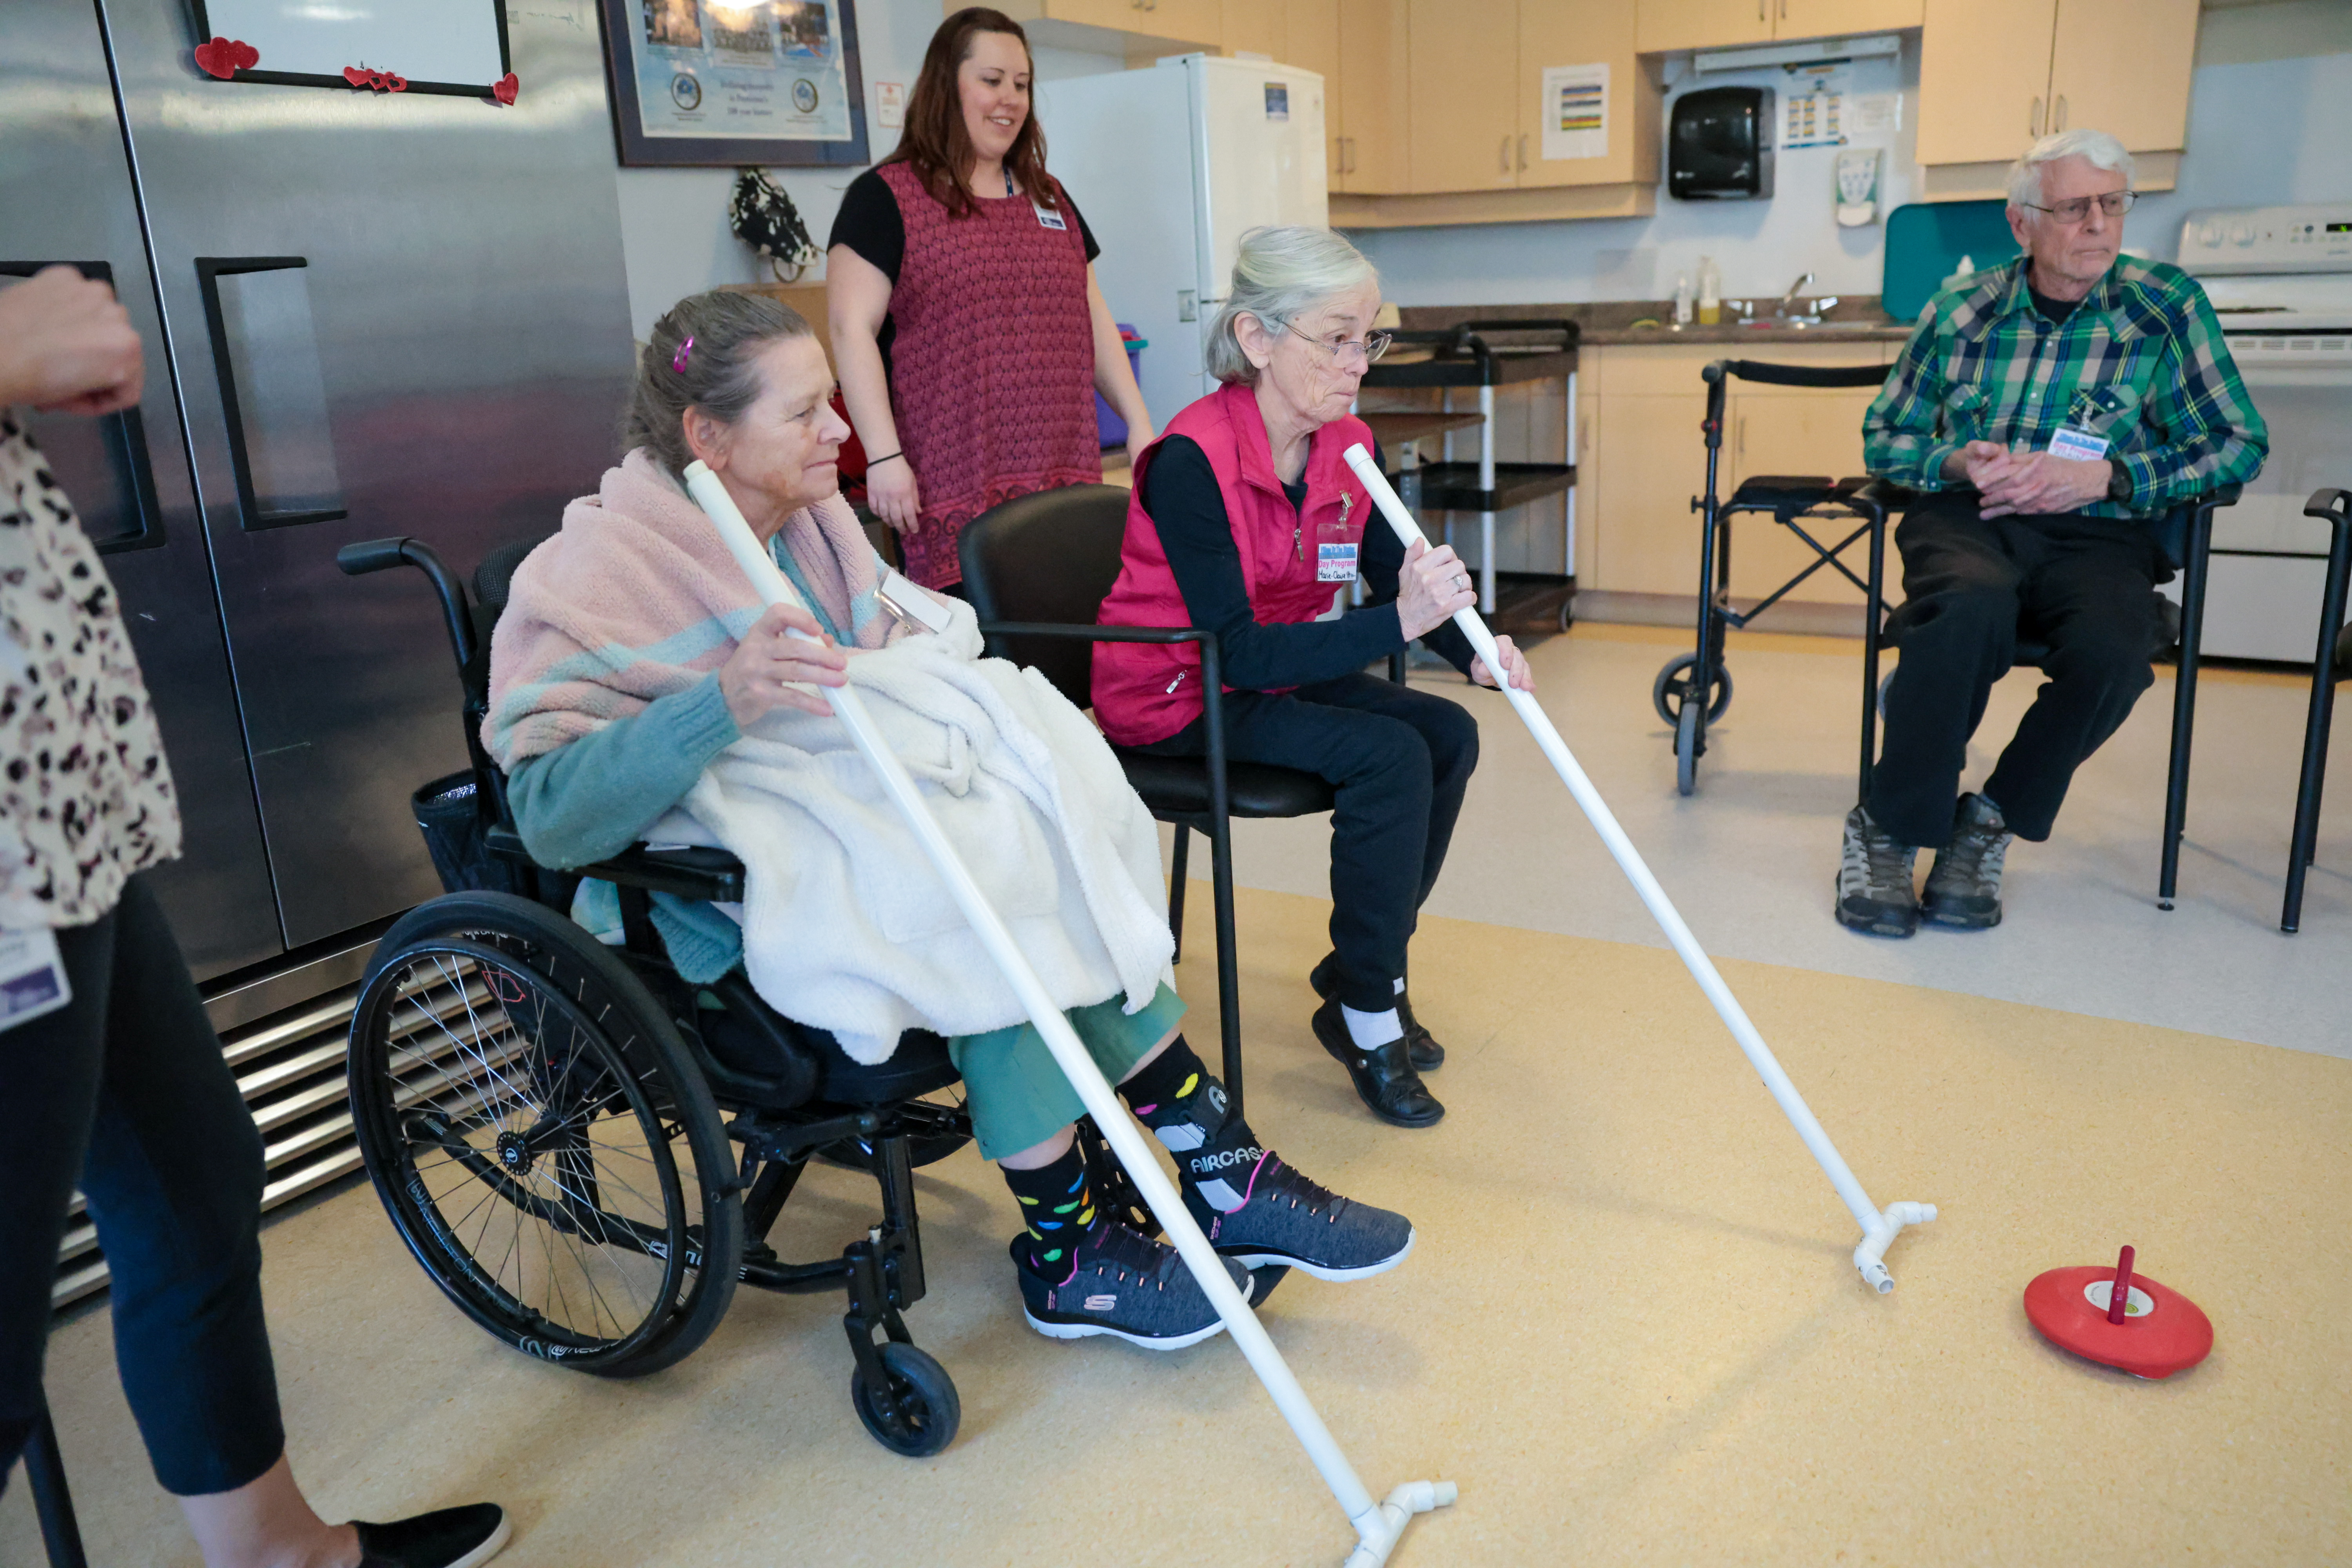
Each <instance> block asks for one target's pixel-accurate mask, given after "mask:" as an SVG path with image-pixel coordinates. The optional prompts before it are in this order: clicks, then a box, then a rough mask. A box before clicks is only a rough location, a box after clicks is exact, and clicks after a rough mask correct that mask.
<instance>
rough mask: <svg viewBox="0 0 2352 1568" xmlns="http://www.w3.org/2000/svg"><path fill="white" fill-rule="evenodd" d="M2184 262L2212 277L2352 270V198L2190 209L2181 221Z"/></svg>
mask: <svg viewBox="0 0 2352 1568" xmlns="http://www.w3.org/2000/svg"><path fill="white" fill-rule="evenodd" d="M2180 265H2181V266H2182V267H2183V268H2186V269H2187V270H2189V271H2190V272H2194V273H2198V274H2200V275H2202V276H2208V277H2210V276H2219V275H2226V274H2229V273H2233V272H2234V273H2247V272H2352V202H2326V203H2318V204H2315V205H2309V206H2292V207H2209V208H2207V209H2205V210H2204V211H2202V212H2193V213H2190V214H2189V216H2188V217H2187V218H2186V219H2184V220H2183V221H2182V223H2181V225H2180Z"/></svg>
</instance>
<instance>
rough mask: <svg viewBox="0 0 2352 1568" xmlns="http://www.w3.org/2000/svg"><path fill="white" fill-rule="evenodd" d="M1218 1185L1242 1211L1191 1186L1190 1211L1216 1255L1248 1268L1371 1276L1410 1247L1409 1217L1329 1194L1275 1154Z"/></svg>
mask: <svg viewBox="0 0 2352 1568" xmlns="http://www.w3.org/2000/svg"><path fill="white" fill-rule="evenodd" d="M1220 1185H1223V1187H1225V1188H1226V1189H1228V1191H1229V1192H1233V1193H1237V1194H1238V1195H1239V1196H1240V1198H1241V1206H1240V1207H1238V1208H1234V1209H1224V1210H1220V1209H1218V1208H1216V1207H1215V1206H1214V1205H1212V1204H1211V1203H1210V1201H1209V1197H1208V1194H1205V1193H1203V1192H1202V1186H1201V1185H1200V1184H1194V1183H1192V1182H1187V1183H1185V1184H1184V1206H1185V1207H1187V1208H1189V1209H1191V1210H1192V1217H1193V1218H1194V1219H1196V1220H1198V1221H1200V1223H1201V1228H1202V1231H1204V1232H1206V1233H1207V1235H1208V1237H1209V1243H1210V1245H1211V1246H1213V1247H1215V1248H1216V1249H1217V1255H1218V1256H1219V1257H1221V1258H1226V1259H1227V1260H1229V1261H1231V1262H1234V1263H1238V1264H1240V1265H1241V1266H1242V1267H1243V1268H1267V1267H1269V1266H1272V1265H1287V1266H1289V1267H1290V1268H1303V1269H1305V1270H1306V1271H1307V1273H1309V1274H1312V1275H1313V1276H1315V1278H1317V1279H1370V1278H1371V1277H1372V1276H1373V1275H1375V1274H1385V1273H1387V1272H1388V1271H1389V1270H1390V1269H1391V1268H1395V1267H1396V1266H1397V1265H1398V1264H1400V1263H1402V1262H1403V1261H1404V1259H1405V1254H1407V1253H1409V1252H1411V1251H1412V1234H1413V1233H1412V1221H1411V1220H1409V1219H1407V1218H1405V1217H1404V1215H1401V1214H1392V1213H1391V1212H1390V1211H1389V1210H1387V1209H1376V1208H1374V1207H1372V1206H1371V1205H1370V1204H1360V1203H1358V1202H1356V1201H1355V1200H1354V1199H1352V1198H1343V1197H1341V1196H1339V1194H1337V1193H1333V1192H1329V1191H1327V1190H1326V1189H1324V1188H1322V1187H1319V1186H1318V1185H1316V1184H1314V1183H1313V1182H1310V1181H1308V1180H1307V1178H1306V1177H1305V1176H1302V1175H1300V1174H1299V1173H1297V1171H1294V1170H1292V1169H1291V1168H1290V1167H1289V1166H1288V1165H1286V1164H1284V1163H1282V1160H1281V1159H1280V1157H1278V1156H1277V1155H1276V1154H1275V1153H1273V1152H1271V1151H1268V1152H1265V1153H1262V1154H1260V1155H1259V1157H1258V1161H1257V1163H1256V1164H1255V1166H1253V1167H1252V1168H1251V1169H1250V1170H1249V1172H1248V1173H1246V1174H1245V1175H1244V1174H1243V1173H1234V1175H1233V1176H1231V1177H1230V1178H1229V1179H1228V1180H1227V1181H1225V1182H1224V1183H1223V1184H1220ZM1211 1190H1212V1191H1214V1190H1215V1189H1214V1188H1212V1189H1211ZM1218 1195H1219V1196H1221V1197H1223V1196H1225V1195H1227V1194H1223V1193H1221V1194H1218Z"/></svg>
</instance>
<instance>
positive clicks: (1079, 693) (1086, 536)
mask: <svg viewBox="0 0 2352 1568" xmlns="http://www.w3.org/2000/svg"><path fill="white" fill-rule="evenodd" d="M1128 499H1129V494H1128V491H1126V490H1124V489H1120V488H1119V487H1118V486H1117V485H1070V486H1067V487H1066V488H1064V489H1054V490H1039V491H1037V492H1036V493H1035V494H1034V495H1025V496H1016V497H1014V498H1013V500H1009V501H1006V502H1004V503H1003V505H1001V506H994V507H991V508H990V509H989V510H986V511H984V512H982V513H981V514H980V515H979V516H978V517H976V518H973V519H972V520H971V521H970V522H968V523H966V524H965V525H964V530H963V534H962V536H961V539H960V540H959V542H958V544H957V552H958V554H959V555H960V556H961V558H962V563H963V588H964V595H965V596H966V597H967V598H969V599H970V600H971V607H972V608H973V609H974V610H975V611H977V612H978V613H979V616H980V618H981V621H982V624H983V625H985V624H987V623H989V622H992V621H1034V622H1049V623H1053V624H1055V625H1062V626H1093V625H1094V624H1095V620H1096V618H1097V616H1099V615H1100V614H1101V613H1102V602H1103V600H1104V599H1105V598H1107V597H1108V596H1109V594H1110V590H1111V584H1114V583H1116V582H1118V558H1119V546H1120V543H1121V542H1122V541H1124V540H1125V538H1126V536H1127V507H1128ZM988 651H989V652H990V653H992V654H994V655H996V656H997V657H998V658H1009V659H1011V660H1013V663H1015V664H1023V665H1031V666H1034V667H1035V668H1036V669H1037V671H1038V672H1039V673H1040V674H1042V675H1044V676H1045V679H1048V680H1050V681H1052V682H1053V683H1054V686H1055V689H1057V690H1059V691H1060V692H1061V694H1062V695H1063V696H1065V697H1066V698H1068V699H1069V700H1071V701H1072V702H1074V703H1076V705H1077V706H1078V707H1080V708H1091V707H1093V706H1094V694H1093V686H1094V673H1093V672H1094V645H1093V644H1091V643H1089V642H1087V641H1086V640H1084V639H1083V638H1079V637H991V638H989V640H988Z"/></svg>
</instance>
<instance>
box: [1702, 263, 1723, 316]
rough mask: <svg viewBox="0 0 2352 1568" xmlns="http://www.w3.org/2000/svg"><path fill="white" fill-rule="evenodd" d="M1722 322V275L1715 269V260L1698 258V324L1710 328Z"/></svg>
mask: <svg viewBox="0 0 2352 1568" xmlns="http://www.w3.org/2000/svg"><path fill="white" fill-rule="evenodd" d="M1722 320H1723V274H1721V273H1720V272H1717V270H1716V269H1715V258H1714V257H1712V256H1702V257H1700V258H1698V324H1699V325H1700V326H1702V327H1712V326H1715V325H1717V323H1718V322H1720V321H1722Z"/></svg>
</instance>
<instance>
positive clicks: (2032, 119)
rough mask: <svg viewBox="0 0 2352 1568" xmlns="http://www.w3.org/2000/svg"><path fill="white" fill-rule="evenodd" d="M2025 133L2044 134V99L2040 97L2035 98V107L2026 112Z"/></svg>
mask: <svg viewBox="0 0 2352 1568" xmlns="http://www.w3.org/2000/svg"><path fill="white" fill-rule="evenodd" d="M2025 133H2026V134H2027V135H2028V136H2039V135H2041V134H2042V100H2040V99H2038V98H2037V99H2035V100H2033V107H2032V109H2030V110H2026V112H2025Z"/></svg>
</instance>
